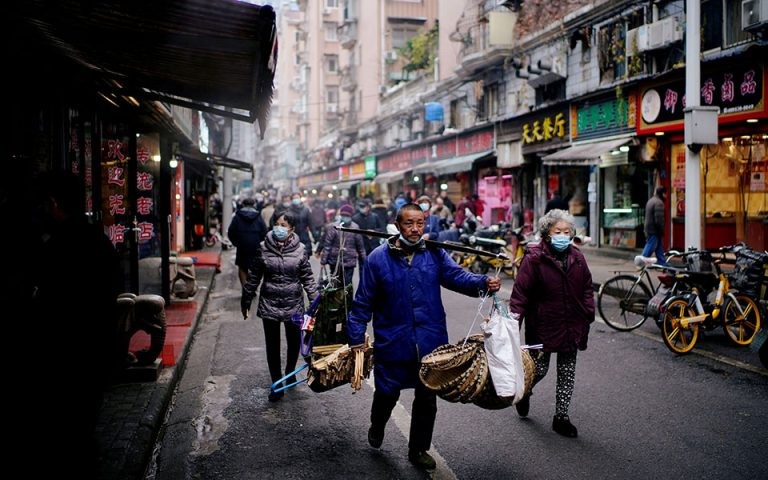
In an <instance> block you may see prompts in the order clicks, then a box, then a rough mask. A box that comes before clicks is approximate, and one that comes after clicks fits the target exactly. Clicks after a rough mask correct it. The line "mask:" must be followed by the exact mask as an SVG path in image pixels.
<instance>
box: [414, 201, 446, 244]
mask: <svg viewBox="0 0 768 480" xmlns="http://www.w3.org/2000/svg"><path fill="white" fill-rule="evenodd" d="M416 203H417V204H418V205H419V207H421V211H423V212H424V220H425V221H426V223H425V224H424V240H437V237H438V236H440V231H441V230H442V228H441V227H440V219H439V218H438V217H437V215H432V199H431V198H429V195H422V196H420V197H419V198H417V199H416Z"/></svg>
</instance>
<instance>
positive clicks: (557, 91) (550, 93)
mask: <svg viewBox="0 0 768 480" xmlns="http://www.w3.org/2000/svg"><path fill="white" fill-rule="evenodd" d="M558 100H565V80H558V81H556V82H552V83H548V84H546V85H541V86H539V87H537V88H536V105H541V104H544V103H547V102H554V101H558Z"/></svg>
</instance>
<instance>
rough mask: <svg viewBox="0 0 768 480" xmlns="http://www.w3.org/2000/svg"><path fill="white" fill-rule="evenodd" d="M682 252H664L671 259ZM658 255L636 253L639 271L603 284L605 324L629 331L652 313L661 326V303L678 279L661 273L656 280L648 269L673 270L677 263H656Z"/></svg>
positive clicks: (600, 306) (601, 303)
mask: <svg viewBox="0 0 768 480" xmlns="http://www.w3.org/2000/svg"><path fill="white" fill-rule="evenodd" d="M681 255H682V254H681V253H680V252H678V251H676V250H669V251H668V252H666V253H665V256H666V257H667V258H668V259H672V258H675V257H679V256H681ZM655 262H656V259H655V258H649V257H643V256H641V255H638V256H636V257H635V265H637V266H638V267H640V272H639V273H638V274H630V273H621V272H617V273H618V274H617V275H614V276H613V277H611V278H609V279H608V280H606V281H605V282H603V283H602V285H600V289H599V290H598V292H597V311H598V313H600V317H601V318H602V319H603V321H604V322H605V324H606V325H608V326H609V327H611V328H613V329H614V330H619V331H621V332H628V331H630V330H634V329H636V328H639V327H640V326H641V325H642V324H643V323H645V320H646V319H647V318H648V317H649V316H654V317H655V318H656V326H658V327H659V328H661V321H660V320H659V319H658V318H659V313H660V310H659V309H660V307H661V306H662V305H663V303H664V301H665V300H666V298H667V297H668V296H669V295H670V293H671V292H674V291H675V290H674V288H675V279H674V277H673V276H672V275H669V274H662V275H659V277H658V278H657V281H658V283H655V282H654V280H653V277H652V276H651V274H650V272H649V270H661V271H671V270H675V267H671V266H663V265H658V264H656V263H655Z"/></svg>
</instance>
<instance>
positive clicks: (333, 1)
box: [325, 0, 339, 8]
mask: <svg viewBox="0 0 768 480" xmlns="http://www.w3.org/2000/svg"><path fill="white" fill-rule="evenodd" d="M325 6H326V8H336V7H338V6H339V0H325Z"/></svg>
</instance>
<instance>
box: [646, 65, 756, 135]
mask: <svg viewBox="0 0 768 480" xmlns="http://www.w3.org/2000/svg"><path fill="white" fill-rule="evenodd" d="M699 92H700V95H701V98H700V102H701V105H702V106H716V107H720V115H719V117H718V118H719V121H720V122H721V123H726V122H733V121H739V120H742V119H743V118H744V117H745V115H746V116H749V115H754V114H760V115H758V116H765V115H766V108H765V95H764V92H765V72H764V70H763V68H762V67H761V66H760V65H745V66H734V67H729V68H723V69H719V70H718V71H717V72H710V73H707V74H704V75H702V79H701V88H700V89H699ZM638 102H639V105H638V109H639V112H640V115H639V119H638V129H637V130H638V133H651V132H654V131H656V130H659V127H664V126H674V127H676V129H682V128H683V110H684V109H685V104H686V103H685V80H680V81H677V82H672V83H667V84H660V85H656V86H653V87H649V88H646V89H644V90H643V91H642V93H641V95H640V97H639V99H638Z"/></svg>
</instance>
